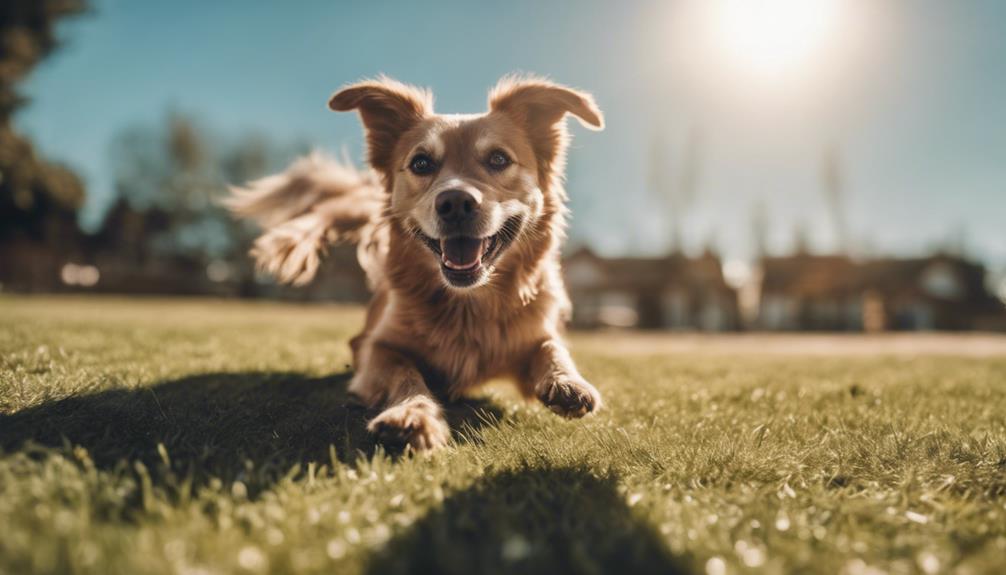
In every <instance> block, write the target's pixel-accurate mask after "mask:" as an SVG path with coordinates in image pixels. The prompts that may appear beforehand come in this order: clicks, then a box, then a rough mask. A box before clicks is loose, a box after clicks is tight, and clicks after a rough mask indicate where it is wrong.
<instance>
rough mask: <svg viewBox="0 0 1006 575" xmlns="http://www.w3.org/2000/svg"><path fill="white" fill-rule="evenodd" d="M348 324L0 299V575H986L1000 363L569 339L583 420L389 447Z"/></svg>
mask: <svg viewBox="0 0 1006 575" xmlns="http://www.w3.org/2000/svg"><path fill="white" fill-rule="evenodd" d="M361 320H362V313H361V311H360V310H358V309H355V308H341V307H334V306H332V307H300V306H283V305H275V304H257V303H233V302H215V301H199V300H186V301H159V300H148V301H144V300H110V299H69V298H46V299H21V298H12V297H4V298H0V525H2V526H3V534H2V535H0V573H10V574H21V573H65V572H73V573H96V574H107V573H138V574H142V573H180V574H191V575H195V574H210V573H245V572H249V573H275V572H293V571H296V572H304V573H422V572H431V571H433V572H436V571H439V572H445V573H466V574H467V573H493V572H514V573H522V574H529V573H560V572H578V573H632V572H652V573H668V572H697V573H709V574H710V575H718V574H723V573H737V572H746V571H753V572H769V573H773V572H774V573H789V572H820V573H838V572H845V573H879V572H881V570H882V571H886V572H891V573H912V572H922V573H938V572H953V573H961V574H968V573H999V572H1002V571H1003V569H1004V568H1006V355H1000V354H997V353H990V354H979V355H975V354H966V353H965V352H966V351H967V346H966V345H961V346H959V347H960V350H961V353H960V354H958V353H955V352H954V351H953V347H952V346H951V347H948V348H946V349H944V350H942V351H944V353H926V354H923V355H913V354H909V353H900V352H899V353H896V354H887V353H884V352H883V348H882V346H881V347H880V348H879V351H878V352H877V353H859V352H857V353H850V354H843V353H841V346H842V345H843V343H842V341H841V340H838V341H836V342H834V344H833V346H834V347H835V349H836V353H834V354H829V353H817V352H815V353H805V352H804V351H801V348H800V346H798V345H797V346H794V347H793V348H792V349H793V351H792V352H786V349H787V348H785V347H784V348H783V349H781V350H780V349H779V345H778V342H777V343H776V344H775V347H774V351H773V353H760V351H759V341H760V340H758V339H751V338H748V339H745V340H744V341H745V344H744V345H742V346H730V345H721V344H719V343H717V341H716V340H715V339H711V340H708V345H705V344H703V343H702V342H703V341H706V340H702V339H699V340H698V342H699V343H698V344H697V345H696V344H695V340H694V339H688V345H687V346H684V344H682V346H681V347H679V346H678V343H676V342H679V341H683V340H679V339H677V338H674V337H667V338H663V337H660V338H657V337H653V336H647V337H643V338H639V341H636V340H634V339H633V337H635V336H619V335H603V336H599V335H587V336H574V337H573V338H572V341H573V350H574V355H575V356H576V357H577V359H578V361H579V364H580V367H581V370H582V371H583V373H584V374H585V375H586V376H587V378H588V379H590V380H591V381H592V382H593V383H595V384H596V385H597V386H598V388H599V389H600V390H601V392H602V393H603V394H604V395H605V400H606V410H605V411H602V412H601V413H600V414H598V415H597V416H594V417H590V418H587V419H585V420H582V421H563V420H561V419H559V418H557V417H555V416H554V415H552V414H551V413H550V412H548V411H546V410H545V409H543V408H541V407H539V406H537V405H533V404H528V403H524V402H523V401H521V400H519V399H518V398H516V397H515V396H514V395H513V394H512V393H511V392H510V391H508V390H507V389H506V388H505V387H500V388H495V387H493V388H490V389H489V390H488V391H487V392H486V393H485V395H483V396H481V397H479V398H475V399H472V400H471V401H468V402H466V403H465V404H464V405H460V406H457V407H455V408H453V409H452V419H453V420H454V422H455V429H456V435H455V442H454V444H453V445H452V446H451V447H450V448H448V449H446V450H443V451H441V452H439V453H437V454H435V455H433V456H431V457H422V456H420V457H412V456H408V455H406V456H400V455H394V454H387V453H385V452H384V451H383V450H381V449H380V448H378V447H377V446H375V445H374V444H373V442H372V441H371V440H370V439H369V438H368V437H367V435H366V433H365V431H364V423H365V421H366V418H367V417H368V415H369V414H368V413H366V412H365V411H362V410H360V409H359V408H354V407H349V406H347V405H345V402H344V399H345V396H344V392H345V385H346V381H347V375H346V373H347V370H348V366H347V363H348V361H349V354H348V348H347V345H346V342H347V340H348V338H349V337H350V336H351V335H352V334H353V333H354V330H355V329H356V328H357V327H358V326H359V325H360V322H361ZM794 341H795V340H794ZM850 341H852V339H850ZM637 343H638V345H636V344H637ZM682 347H687V349H689V350H691V349H694V348H697V349H700V350H702V351H699V352H694V353H693V352H692V351H682ZM860 347H862V346H860ZM931 347H932V346H931ZM819 348H820V346H818V347H816V348H814V349H816V350H818V351H819ZM860 351H862V350H860Z"/></svg>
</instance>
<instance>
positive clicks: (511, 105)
mask: <svg viewBox="0 0 1006 575" xmlns="http://www.w3.org/2000/svg"><path fill="white" fill-rule="evenodd" d="M489 110H490V111H493V112H502V113H504V114H507V115H509V116H510V117H511V118H513V119H514V120H515V121H516V122H517V124H518V125H520V126H522V127H523V128H524V129H526V130H527V132H528V135H529V136H530V138H531V142H532V145H533V146H534V149H535V154H536V155H537V156H538V159H539V161H540V162H542V163H543V164H544V168H545V169H546V170H552V169H553V168H554V169H556V170H561V168H562V160H563V159H564V154H565V149H566V144H567V143H568V140H569V136H568V133H567V131H566V124H565V122H563V120H564V119H565V117H566V114H571V115H573V116H576V118H577V119H578V120H580V123H581V124H583V125H584V126H585V127H587V128H590V129H592V130H602V129H604V116H603V115H602V114H601V110H600V109H598V107H597V104H596V103H595V102H594V98H593V97H592V96H591V95H590V94H588V93H586V92H581V91H579V90H573V89H572V88H567V87H565V86H560V85H559V84H555V83H553V82H551V81H549V80H545V79H542V78H534V77H520V76H507V77H505V78H503V79H502V80H500V81H499V83H498V84H497V85H496V87H495V88H493V89H492V91H491V92H490V93H489Z"/></svg>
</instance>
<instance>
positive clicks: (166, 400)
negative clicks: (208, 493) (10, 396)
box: [0, 372, 502, 491]
mask: <svg viewBox="0 0 1006 575" xmlns="http://www.w3.org/2000/svg"><path fill="white" fill-rule="evenodd" d="M351 376H352V374H351V373H341V374H337V375H332V376H328V377H320V378H312V377H308V376H305V375H301V374H296V373H259V372H253V373H209V374H200V375H193V376H189V377H184V378H181V379H176V380H172V381H167V382H163V383H159V384H156V385H153V386H151V387H142V388H136V389H112V390H107V391H100V392H97V393H93V394H89V395H79V396H72V397H68V398H65V399H60V400H54V401H50V402H45V403H42V404H40V405H38V406H35V407H30V408H27V409H24V410H22V411H19V412H15V413H13V414H5V415H0V450H2V451H4V452H6V453H12V452H15V451H18V450H28V451H30V450H31V449H32V446H33V445H42V446H48V447H61V446H65V445H72V446H81V447H84V448H85V449H87V451H88V454H89V457H90V458H91V459H92V460H93V461H94V463H95V464H96V465H97V466H99V467H101V468H111V467H114V466H116V465H121V464H122V463H123V462H135V461H139V462H142V463H143V464H144V465H145V466H146V467H147V468H148V470H149V471H150V472H151V473H153V474H154V477H155V480H157V479H158V478H162V477H164V476H166V475H168V474H172V475H174V476H176V477H191V478H192V479H193V480H194V481H195V483H196V484H199V483H201V482H203V481H205V480H207V479H209V478H211V477H215V478H219V479H222V480H224V481H234V480H241V481H243V482H245V483H246V484H247V485H248V487H249V489H252V490H255V491H258V490H261V489H265V488H268V487H269V486H270V485H271V483H273V482H275V481H276V480H278V479H279V478H281V477H283V476H285V475H286V474H287V473H289V472H290V470H291V469H293V468H294V467H295V466H298V465H299V466H300V467H301V469H302V470H303V469H305V468H306V465H307V464H308V463H311V462H315V463H317V464H319V465H324V464H327V463H331V462H332V458H333V457H335V458H337V459H338V460H339V461H342V462H349V461H352V460H355V459H356V458H358V457H359V456H360V455H361V454H362V455H363V456H369V455H372V454H373V453H374V452H375V450H376V449H377V444H376V443H375V442H374V440H373V438H372V436H371V435H370V434H369V433H368V432H367V430H366V422H367V421H368V419H369V418H370V417H372V416H373V415H374V412H371V411H368V410H366V409H364V408H362V407H360V406H358V405H357V404H356V403H355V402H353V401H352V399H351V398H350V397H349V395H348V394H347V392H346V386H347V384H348V382H349V379H350V377H351ZM447 414H448V419H449V420H450V422H451V428H452V429H453V430H455V432H456V438H457V439H458V440H459V441H471V440H472V439H471V437H472V436H473V434H470V433H467V434H462V433H460V432H461V431H463V430H471V429H473V428H476V429H477V428H479V427H481V426H483V425H486V424H490V423H492V422H494V421H498V420H499V419H500V417H501V416H502V412H501V411H500V410H499V409H498V408H497V407H495V406H494V405H492V404H491V403H489V402H487V401H483V400H477V399H472V400H465V401H463V402H461V403H458V404H454V405H451V406H448V409H447ZM159 446H163V449H162V448H160V447H159Z"/></svg>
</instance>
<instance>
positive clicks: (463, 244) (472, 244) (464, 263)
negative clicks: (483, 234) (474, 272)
mask: <svg viewBox="0 0 1006 575" xmlns="http://www.w3.org/2000/svg"><path fill="white" fill-rule="evenodd" d="M482 246H483V241H482V239H481V238H451V239H449V240H440V250H441V251H442V252H443V254H444V265H446V266H447V267H449V268H452V269H456V270H466V269H471V268H473V267H475V266H477V265H479V262H480V261H481V260H482Z"/></svg>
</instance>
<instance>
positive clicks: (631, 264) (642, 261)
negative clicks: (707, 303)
mask: <svg viewBox="0 0 1006 575" xmlns="http://www.w3.org/2000/svg"><path fill="white" fill-rule="evenodd" d="M578 262H587V263H588V264H589V265H591V266H593V268H594V269H596V270H597V271H598V272H599V273H600V278H598V282H599V285H590V286H587V285H579V284H581V283H583V282H580V281H579V279H578V278H573V277H568V278H567V280H568V283H569V284H570V287H573V288H578V287H593V288H604V289H625V290H634V291H639V290H653V291H657V290H664V289H667V288H669V287H677V288H681V289H704V290H709V289H715V290H725V291H731V292H732V291H733V290H732V289H731V288H730V287H729V286H728V285H727V284H726V282H725V281H724V279H723V272H722V269H721V265H720V260H719V258H718V257H716V256H715V255H713V254H708V253H707V254H705V255H703V256H701V257H698V258H689V257H687V256H685V255H683V254H680V253H675V254H670V255H667V256H664V257H657V258H627V257H621V258H605V257H601V256H599V255H597V254H596V253H594V252H593V251H592V250H590V249H589V248H581V249H579V250H577V251H576V252H574V253H572V254H570V255H569V256H567V257H566V258H565V260H564V266H565V267H566V269H567V270H569V269H571V268H574V267H575V266H577V265H578Z"/></svg>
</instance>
